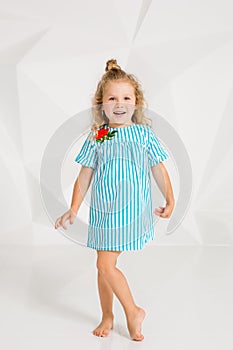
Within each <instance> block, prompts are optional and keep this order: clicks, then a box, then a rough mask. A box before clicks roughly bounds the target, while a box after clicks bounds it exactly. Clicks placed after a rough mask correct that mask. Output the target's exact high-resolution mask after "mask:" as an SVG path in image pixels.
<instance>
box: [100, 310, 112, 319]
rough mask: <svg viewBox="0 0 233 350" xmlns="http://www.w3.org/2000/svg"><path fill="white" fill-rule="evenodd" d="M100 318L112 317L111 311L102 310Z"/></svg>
mask: <svg viewBox="0 0 233 350" xmlns="http://www.w3.org/2000/svg"><path fill="white" fill-rule="evenodd" d="M102 318H114V315H113V312H111V311H110V312H103V313H102Z"/></svg>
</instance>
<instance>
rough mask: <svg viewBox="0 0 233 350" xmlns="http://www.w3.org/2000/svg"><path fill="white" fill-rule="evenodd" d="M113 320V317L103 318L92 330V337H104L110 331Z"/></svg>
mask: <svg viewBox="0 0 233 350" xmlns="http://www.w3.org/2000/svg"><path fill="white" fill-rule="evenodd" d="M113 318H114V316H113V315H112V316H103V317H102V321H101V322H100V324H99V325H98V327H96V328H95V329H94V331H93V332H92V333H93V334H94V335H97V336H98V337H106V336H107V335H108V333H109V331H110V329H112V328H113Z"/></svg>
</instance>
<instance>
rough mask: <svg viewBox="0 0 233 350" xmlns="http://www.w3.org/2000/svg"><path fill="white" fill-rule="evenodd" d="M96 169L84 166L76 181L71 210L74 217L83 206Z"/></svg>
mask: <svg viewBox="0 0 233 350" xmlns="http://www.w3.org/2000/svg"><path fill="white" fill-rule="evenodd" d="M93 172H94V169H93V168H88V167H86V166H84V165H82V168H81V170H80V172H79V175H78V177H77V179H76V181H75V184H74V188H73V195H72V201H71V206H70V209H71V211H72V213H73V214H74V215H77V212H78V210H79V208H80V206H81V204H82V201H83V199H84V197H85V194H86V192H87V190H88V188H89V186H90V183H91V179H92V175H93Z"/></svg>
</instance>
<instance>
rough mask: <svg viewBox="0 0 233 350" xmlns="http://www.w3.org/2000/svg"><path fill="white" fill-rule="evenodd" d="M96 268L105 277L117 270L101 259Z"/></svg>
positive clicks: (98, 260)
mask: <svg viewBox="0 0 233 350" xmlns="http://www.w3.org/2000/svg"><path fill="white" fill-rule="evenodd" d="M96 267H97V269H98V271H99V272H100V273H101V274H103V275H108V274H110V273H111V272H112V271H113V270H114V269H115V266H111V265H110V266H109V264H108V263H106V262H105V261H102V260H101V259H97V262H96Z"/></svg>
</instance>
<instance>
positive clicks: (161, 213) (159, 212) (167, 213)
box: [154, 203, 174, 218]
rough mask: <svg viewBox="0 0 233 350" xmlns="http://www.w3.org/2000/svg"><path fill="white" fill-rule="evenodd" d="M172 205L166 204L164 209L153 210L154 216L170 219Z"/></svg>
mask: <svg viewBox="0 0 233 350" xmlns="http://www.w3.org/2000/svg"><path fill="white" fill-rule="evenodd" d="M173 208H174V204H168V203H167V204H166V207H159V208H156V209H155V210H154V213H155V215H158V216H161V217H162V218H170V216H171V214H172V211H173Z"/></svg>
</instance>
